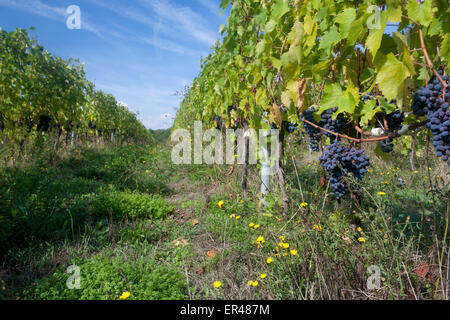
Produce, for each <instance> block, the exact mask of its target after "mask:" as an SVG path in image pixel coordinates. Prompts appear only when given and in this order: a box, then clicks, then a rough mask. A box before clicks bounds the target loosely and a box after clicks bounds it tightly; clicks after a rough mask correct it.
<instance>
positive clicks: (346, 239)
mask: <svg viewBox="0 0 450 320" xmlns="http://www.w3.org/2000/svg"><path fill="white" fill-rule="evenodd" d="M342 240H344V241H345V242H346V243H347V244H352V240H350V238H349V237H347V236H342Z"/></svg>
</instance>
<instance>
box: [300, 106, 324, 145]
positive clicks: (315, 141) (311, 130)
mask: <svg viewBox="0 0 450 320" xmlns="http://www.w3.org/2000/svg"><path fill="white" fill-rule="evenodd" d="M314 112H315V109H314V107H313V108H309V109H307V110H305V111H304V112H303V114H302V115H301V119H302V120H303V119H306V120H308V121H310V122H312V123H314V124H316V121H315V120H314V117H313V114H314ZM303 128H305V130H306V133H307V134H308V137H309V147H310V148H311V150H312V151H316V152H317V151H319V142H320V129H317V128H315V127H313V126H312V125H310V124H309V123H306V122H303Z"/></svg>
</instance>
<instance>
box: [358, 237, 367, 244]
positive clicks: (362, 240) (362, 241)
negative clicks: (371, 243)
mask: <svg viewBox="0 0 450 320" xmlns="http://www.w3.org/2000/svg"><path fill="white" fill-rule="evenodd" d="M358 242H360V243H364V242H366V239H364V238H363V237H359V238H358Z"/></svg>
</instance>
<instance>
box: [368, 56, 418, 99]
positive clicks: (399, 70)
mask: <svg viewBox="0 0 450 320" xmlns="http://www.w3.org/2000/svg"><path fill="white" fill-rule="evenodd" d="M410 74H411V73H410V72H409V70H408V67H407V66H405V64H404V63H403V62H401V61H399V60H397V58H396V57H395V55H394V54H393V53H390V54H388V55H387V59H386V62H385V63H384V65H383V66H382V67H381V69H380V70H379V72H378V75H377V78H376V83H377V84H378V86H379V87H380V89H381V91H382V92H383V95H384V96H385V97H386V98H387V99H388V100H392V99H396V98H397V97H398V96H399V94H400V93H401V92H400V91H401V89H402V88H403V82H404V80H405V79H406V78H407V77H408V76H410Z"/></svg>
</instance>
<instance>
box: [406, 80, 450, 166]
mask: <svg viewBox="0 0 450 320" xmlns="http://www.w3.org/2000/svg"><path fill="white" fill-rule="evenodd" d="M439 74H440V75H441V76H442V79H443V80H444V81H446V83H447V84H448V83H449V77H448V76H443V75H442V71H439ZM442 93H443V87H442V83H441V82H440V81H439V79H437V78H435V79H432V81H431V82H430V84H429V85H428V86H427V87H426V88H424V87H421V88H420V89H419V90H417V92H415V93H414V101H413V104H412V109H413V113H414V114H415V115H416V116H424V115H426V116H427V124H426V126H427V128H429V129H430V130H431V133H432V134H433V145H434V147H435V149H436V155H437V156H438V157H442V160H444V161H446V162H447V165H449V166H450V110H449V104H450V92H447V93H446V94H445V96H444V97H442ZM442 98H444V99H442Z"/></svg>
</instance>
